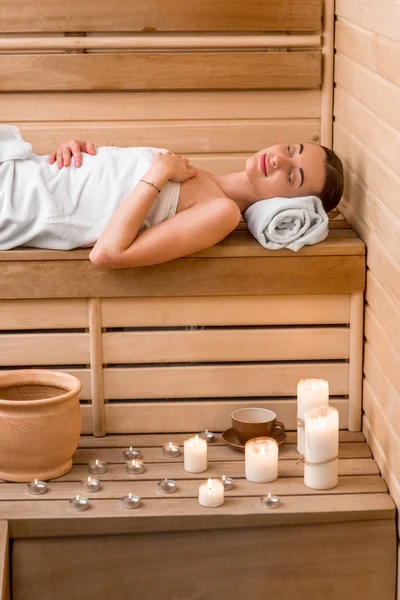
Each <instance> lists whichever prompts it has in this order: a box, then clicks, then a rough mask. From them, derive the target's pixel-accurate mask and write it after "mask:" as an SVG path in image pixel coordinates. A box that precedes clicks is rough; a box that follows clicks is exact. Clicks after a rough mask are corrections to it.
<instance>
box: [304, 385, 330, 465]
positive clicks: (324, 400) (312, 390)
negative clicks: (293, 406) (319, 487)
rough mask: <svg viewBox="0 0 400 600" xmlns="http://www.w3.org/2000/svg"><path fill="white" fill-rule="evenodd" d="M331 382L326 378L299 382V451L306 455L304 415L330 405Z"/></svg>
mask: <svg viewBox="0 0 400 600" xmlns="http://www.w3.org/2000/svg"><path fill="white" fill-rule="evenodd" d="M328 403H329V384H328V382H327V381H326V380H325V379H300V381H299V383H298V384H297V452H299V453H300V454H303V455H304V448H305V446H304V415H305V414H306V412H307V411H308V410H311V409H313V408H319V407H323V406H328Z"/></svg>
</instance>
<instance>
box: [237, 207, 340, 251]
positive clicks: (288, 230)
mask: <svg viewBox="0 0 400 600" xmlns="http://www.w3.org/2000/svg"><path fill="white" fill-rule="evenodd" d="M243 217H244V220H245V221H246V224H247V227H248V228H249V231H250V232H251V233H252V235H253V236H254V237H255V238H256V240H258V242H259V243H260V244H261V246H263V247H264V248H267V249H268V250H280V249H282V248H289V249H290V250H294V251H295V252H297V251H298V250H299V249H300V248H301V247H302V246H311V245H312V244H317V243H318V242H322V241H323V240H324V239H325V238H326V237H327V235H328V232H329V220H328V216H327V214H326V212H325V210H324V208H323V206H322V202H321V200H320V199H319V198H317V197H316V196H303V197H301V198H269V199H268V200H260V201H259V202H255V203H254V204H252V205H251V206H250V207H249V208H248V209H247V210H246V211H245V212H244V214H243Z"/></svg>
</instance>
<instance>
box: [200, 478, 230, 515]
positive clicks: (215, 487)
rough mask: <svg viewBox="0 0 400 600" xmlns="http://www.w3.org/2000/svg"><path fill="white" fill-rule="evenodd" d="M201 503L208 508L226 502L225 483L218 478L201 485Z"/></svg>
mask: <svg viewBox="0 0 400 600" xmlns="http://www.w3.org/2000/svg"><path fill="white" fill-rule="evenodd" d="M199 503H200V504H201V505H202V506H207V507H208V508H216V507H217V506H221V504H223V503H224V484H223V483H222V481H219V480H218V479H209V480H208V481H207V482H206V483H202V484H201V485H200V487H199Z"/></svg>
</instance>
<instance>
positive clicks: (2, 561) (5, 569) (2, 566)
mask: <svg viewBox="0 0 400 600" xmlns="http://www.w3.org/2000/svg"><path fill="white" fill-rule="evenodd" d="M0 600H10V561H9V547H8V523H7V521H0Z"/></svg>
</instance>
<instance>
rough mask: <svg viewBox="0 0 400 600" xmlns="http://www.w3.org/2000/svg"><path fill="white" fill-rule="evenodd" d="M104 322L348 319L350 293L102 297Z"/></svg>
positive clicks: (239, 322) (259, 322)
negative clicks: (197, 296)
mask: <svg viewBox="0 0 400 600" xmlns="http://www.w3.org/2000/svg"><path fill="white" fill-rule="evenodd" d="M101 320H102V325H103V327H146V326H147V327H166V326H184V325H209V326H212V325H218V326H224V325H236V326H240V325H288V324H297V325H302V324H313V325H317V324H322V323H324V324H339V323H341V324H347V323H349V320H350V314H349V296H348V295H346V294H331V295H324V294H321V295H318V296H295V297H293V296H236V297H235V296H229V297H226V298H223V297H218V296H214V297H212V296H209V297H200V298H179V297H177V298H168V297H164V298H151V297H149V298H102V300H101Z"/></svg>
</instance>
